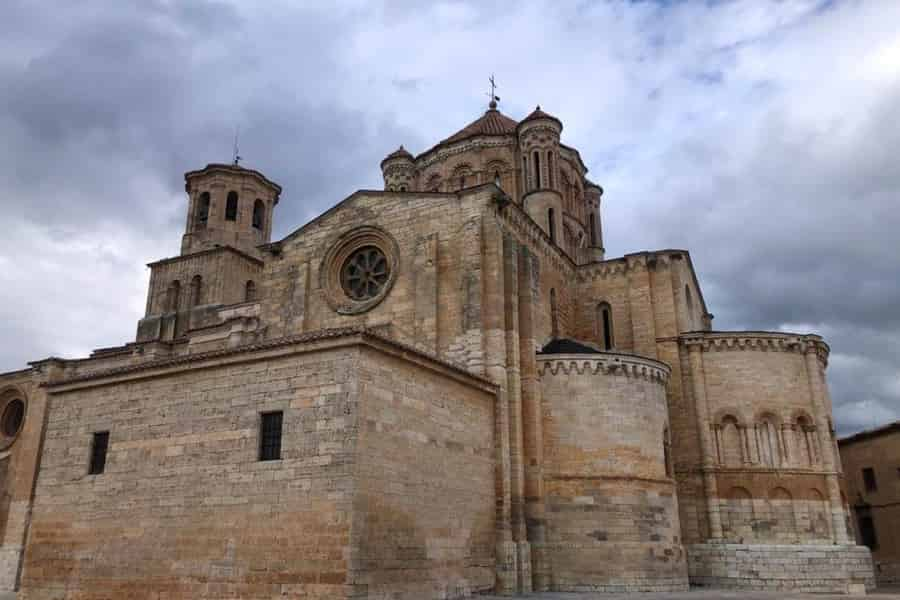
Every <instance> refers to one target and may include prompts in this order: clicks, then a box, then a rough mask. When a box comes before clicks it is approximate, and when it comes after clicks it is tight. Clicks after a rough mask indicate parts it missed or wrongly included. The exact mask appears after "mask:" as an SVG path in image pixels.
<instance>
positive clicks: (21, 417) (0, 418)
mask: <svg viewBox="0 0 900 600" xmlns="http://www.w3.org/2000/svg"><path fill="white" fill-rule="evenodd" d="M26 409H27V406H26V404H25V398H24V396H23V395H22V394H21V392H19V391H17V390H16V389H15V388H8V389H6V390H2V391H0V450H5V449H6V448H8V447H9V446H11V445H12V443H13V442H15V441H16V440H17V439H18V438H19V434H20V433H21V431H22V425H23V424H24V423H25V412H26Z"/></svg>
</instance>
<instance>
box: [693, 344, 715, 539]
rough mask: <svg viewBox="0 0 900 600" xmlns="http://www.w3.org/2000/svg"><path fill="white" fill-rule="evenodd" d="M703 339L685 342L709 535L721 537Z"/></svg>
mask: <svg viewBox="0 0 900 600" xmlns="http://www.w3.org/2000/svg"><path fill="white" fill-rule="evenodd" d="M701 344H702V342H699V341H696V342H688V352H689V353H690V363H691V382H692V384H693V388H694V414H695V417H696V420H697V429H698V432H699V433H700V447H701V450H702V452H703V461H702V467H701V470H702V471H703V488H704V491H705V494H706V512H707V518H708V520H709V537H710V538H713V539H721V538H722V519H721V515H720V514H719V493H718V490H717V489H716V476H715V473H714V471H713V469H714V465H713V453H714V451H715V449H714V448H713V440H712V435H711V433H710V424H709V408H708V406H707V404H706V381H705V378H704V372H703V347H702V345H701Z"/></svg>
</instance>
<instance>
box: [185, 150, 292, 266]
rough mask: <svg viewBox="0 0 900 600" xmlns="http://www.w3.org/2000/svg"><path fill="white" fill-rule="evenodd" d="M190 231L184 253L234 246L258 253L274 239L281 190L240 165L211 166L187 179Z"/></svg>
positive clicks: (188, 176)
mask: <svg viewBox="0 0 900 600" xmlns="http://www.w3.org/2000/svg"><path fill="white" fill-rule="evenodd" d="M184 181H185V186H184V189H185V191H186V192H187V193H188V197H189V199H190V206H189V208H188V218H187V227H186V230H185V233H184V237H182V239H181V253H182V254H191V253H194V252H198V251H200V250H207V249H209V248H214V247H216V246H233V247H235V248H238V249H240V250H242V251H244V252H248V253H250V254H256V247H257V246H259V245H260V244H265V243H267V242H269V240H270V239H271V236H272V213H273V212H274V210H275V205H276V204H278V198H279V195H280V194H281V186H279V185H278V184H276V183H274V182H272V181H270V180H269V179H268V178H266V177H265V176H264V175H263V174H262V173H260V172H259V171H254V170H253V169H245V168H244V167H241V166H238V165H236V164H232V165H225V164H210V165H206V167H205V168H203V169H200V170H199V171H189V172H187V173H185V174H184Z"/></svg>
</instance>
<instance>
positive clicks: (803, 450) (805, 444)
mask: <svg viewBox="0 0 900 600" xmlns="http://www.w3.org/2000/svg"><path fill="white" fill-rule="evenodd" d="M815 431H816V430H815V427H813V425H812V420H811V419H810V418H809V417H808V416H806V415H799V416H798V417H797V419H796V422H795V423H794V428H793V432H794V435H793V438H794V448H793V452H792V454H793V455H794V456H795V457H796V460H797V466H800V467H811V466H812V465H813V463H814V462H815V460H816V449H815V448H816V447H815Z"/></svg>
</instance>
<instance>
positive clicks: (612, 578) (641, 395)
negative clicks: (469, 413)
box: [538, 354, 687, 591]
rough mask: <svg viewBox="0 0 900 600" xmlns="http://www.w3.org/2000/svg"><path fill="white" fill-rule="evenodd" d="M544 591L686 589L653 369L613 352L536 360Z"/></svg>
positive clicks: (657, 375)
mask: <svg viewBox="0 0 900 600" xmlns="http://www.w3.org/2000/svg"><path fill="white" fill-rule="evenodd" d="M538 365H539V373H540V377H541V393H542V399H543V413H544V459H545V464H544V480H545V491H546V497H547V554H548V555H549V556H550V557H551V560H550V562H551V575H550V579H551V589H554V590H557V591H587V590H600V591H640V590H643V591H662V590H678V589H686V588H687V569H686V562H685V561H686V558H685V554H684V549H683V547H682V544H681V537H680V531H679V525H678V501H677V498H676V496H675V486H674V481H673V480H672V479H671V478H670V477H669V475H668V474H667V472H666V457H665V450H664V439H665V437H664V431H665V429H666V428H667V425H668V414H667V410H666V397H665V383H666V380H667V379H668V375H669V370H668V368H666V367H665V366H664V365H662V364H661V363H658V362H656V361H652V360H647V359H642V358H638V357H633V356H628V355H621V354H598V355H549V356H539V357H538Z"/></svg>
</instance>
